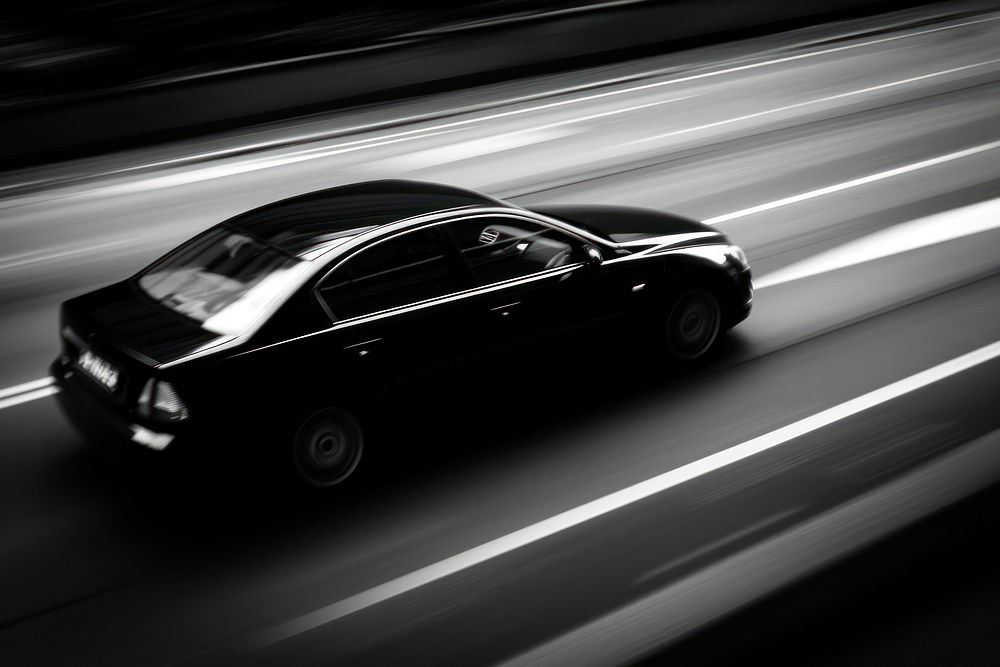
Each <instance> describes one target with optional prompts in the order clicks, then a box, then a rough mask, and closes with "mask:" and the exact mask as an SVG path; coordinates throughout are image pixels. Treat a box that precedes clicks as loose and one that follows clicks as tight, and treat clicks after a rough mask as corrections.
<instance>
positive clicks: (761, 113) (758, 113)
mask: <svg viewBox="0 0 1000 667" xmlns="http://www.w3.org/2000/svg"><path fill="white" fill-rule="evenodd" d="M998 62H1000V58H993V59H991V60H984V61H982V62H978V63H973V64H971V65H962V66H960V67H952V68H949V69H944V70H941V71H938V72H931V73H930V74H920V75H918V76H911V77H908V78H906V79H899V80H898V81H890V82H889V83H881V84H878V85H877V86H868V87H866V88H858V89H857V90H849V91H847V92H845V93H837V94H836V95H827V96H825V97H817V98H816V99H812V100H805V101H804V102H796V103H795V104H787V105H785V106H781V107H774V108H772V109H765V110H764V111H755V112H754V113H748V114H745V115H743V116H734V117H733V118H726V119H724V120H717V121H715V122H712V123H705V124H703V125H695V126H693V127H685V128H682V129H680V130H671V131H670V132H664V133H662V134H654V135H653V136H651V137H643V138H642V139H636V140H634V141H629V142H627V143H626V144H625V145H626V146H627V145H631V144H641V143H646V142H649V141H657V140H660V139H667V138H669V137H676V136H680V135H682V134H690V133H691V132H699V131H701V130H709V129H712V128H716V127H722V126H723V125H731V124H733V123H739V122H741V121H745V120H751V119H754V118H761V117H763V116H770V115H773V114H777V113H782V112H785V111H791V110H792V109H801V108H802V107H807V106H811V105H813V104H821V103H823V102H833V101H835V100H841V99H845V98H848V97H854V96H856V95H864V94H865V93H873V92H876V91H879V90H886V89H888V88H895V87H897V86H905V85H907V84H910V83H914V82H916V81H924V80H926V79H933V78H935V77H939V76H944V75H946V74H954V73H955V72H962V71H965V70H970V69H975V68H977V67H984V66H986V65H994V64H996V63H998Z"/></svg>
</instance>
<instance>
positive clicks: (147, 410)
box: [136, 378, 189, 422]
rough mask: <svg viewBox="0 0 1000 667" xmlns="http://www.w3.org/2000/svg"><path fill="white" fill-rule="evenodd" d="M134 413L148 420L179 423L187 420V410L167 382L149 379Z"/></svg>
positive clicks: (175, 391)
mask: <svg viewBox="0 0 1000 667" xmlns="http://www.w3.org/2000/svg"><path fill="white" fill-rule="evenodd" d="M136 412H137V413H138V414H139V415H141V416H143V417H148V418H149V419H158V420H160V421H168V422H179V421H184V420H185V419H187V418H188V416H189V413H188V408H187V406H186V405H185V404H184V401H182V400H181V397H180V396H178V395H177V390H176V389H174V386H173V385H172V384H170V383H169V382H164V381H163V380H157V379H155V378H151V379H150V380H149V381H148V382H146V385H145V386H144V387H143V388H142V393H141V394H139V401H138V402H137V403H136Z"/></svg>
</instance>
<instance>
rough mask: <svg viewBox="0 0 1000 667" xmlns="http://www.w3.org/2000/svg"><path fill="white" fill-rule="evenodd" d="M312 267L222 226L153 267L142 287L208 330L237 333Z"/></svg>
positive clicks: (246, 328) (140, 282)
mask: <svg viewBox="0 0 1000 667" xmlns="http://www.w3.org/2000/svg"><path fill="white" fill-rule="evenodd" d="M308 271H309V262H305V261H302V260H300V259H297V258H295V257H293V256H291V255H288V254H286V253H284V252H282V251H280V250H277V249H276V248H273V247H271V246H268V245H264V244H262V243H259V242H257V241H255V240H254V239H253V238H251V237H250V236H247V235H245V234H241V233H239V232H236V231H231V230H228V229H225V228H217V229H214V230H211V231H209V232H207V233H206V234H203V235H202V236H199V237H196V238H195V239H192V240H191V241H189V242H188V243H186V244H185V245H183V246H181V247H180V248H179V249H178V250H177V251H176V252H174V253H171V254H170V255H168V256H166V257H165V258H163V259H162V260H160V261H159V262H156V263H155V264H153V265H152V266H150V267H149V268H148V269H146V271H144V272H143V273H142V274H141V275H140V276H139V279H138V285H139V288H140V289H141V290H142V291H144V292H145V293H146V294H147V295H149V296H150V297H151V298H153V299H154V300H156V301H157V302H159V303H160V304H162V305H163V306H165V307H167V308H169V309H170V310H173V311H174V312H177V313H180V314H181V315H184V316H186V317H189V318H191V319H193V320H195V321H197V322H199V323H200V324H201V326H202V327H204V328H205V329H207V330H209V331H212V332H214V333H220V334H237V333H244V332H247V331H249V330H250V329H251V328H253V327H254V325H255V324H257V323H258V322H259V321H260V320H261V319H262V318H263V317H264V316H265V315H266V314H267V313H268V312H270V307H271V306H272V305H273V304H275V303H276V302H277V301H279V300H280V298H282V297H283V296H285V295H286V294H287V293H288V292H289V291H291V290H294V289H295V288H296V287H298V285H299V284H301V281H302V279H303V278H304V277H305V275H306V274H307V273H308Z"/></svg>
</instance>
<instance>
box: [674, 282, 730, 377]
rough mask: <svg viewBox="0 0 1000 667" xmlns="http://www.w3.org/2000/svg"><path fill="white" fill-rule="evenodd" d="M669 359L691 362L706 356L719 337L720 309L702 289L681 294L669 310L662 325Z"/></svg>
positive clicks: (711, 293) (720, 329)
mask: <svg viewBox="0 0 1000 667" xmlns="http://www.w3.org/2000/svg"><path fill="white" fill-rule="evenodd" d="M666 329H667V331H666V338H667V348H668V350H669V352H670V356H671V357H673V358H674V359H676V360H678V361H682V362H692V361H696V360H698V359H701V358H702V357H704V356H705V355H706V354H708V353H709V352H710V351H711V350H712V349H713V348H714V347H715V345H716V344H717V343H718V342H719V340H720V338H721V337H722V307H721V306H720V304H719V299H718V298H717V297H716V296H715V294H714V293H713V292H712V291H711V290H709V289H706V288H704V287H698V288H695V289H692V290H688V291H687V292H684V293H683V294H681V295H680V296H679V297H677V298H676V299H675V300H674V301H673V303H672V304H671V306H670V310H669V312H668V314H667V321H666Z"/></svg>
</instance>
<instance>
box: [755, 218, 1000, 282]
mask: <svg viewBox="0 0 1000 667" xmlns="http://www.w3.org/2000/svg"><path fill="white" fill-rule="evenodd" d="M997 228H1000V199H994V200H992V201H987V202H982V203H979V204H972V205H971V206H963V207H962V208H958V209H955V210H952V211H945V212H944V213H938V214H936V215H931V216H927V217H926V218H919V219H917V220H911V221H909V222H904V223H902V224H899V225H895V226H893V227H889V228H887V229H883V230H880V231H877V232H875V233H873V234H869V235H868V236H865V237H863V238H860V239H856V240H854V241H849V242H847V243H845V244H843V245H841V246H838V247H836V248H833V249H831V250H828V251H826V252H821V253H819V254H818V255H813V256H812V257H809V258H807V259H804V260H802V261H800V262H795V263H794V264H790V265H789V266H785V267H782V268H780V269H778V270H776V271H772V272H771V273H768V274H766V275H764V276H763V277H761V278H759V279H758V278H755V279H754V287H755V288H757V289H765V288H767V287H773V286H775V285H780V284H782V283H787V282H791V281H793V280H801V279H802V278H808V277H810V276H815V275H818V274H820V273H827V272H829V271H836V270H837V269H843V268H846V267H848V266H854V265H855V264H861V263H863V262H870V261H871V260H874V259H879V258H881V257H888V256H890V255H897V254H900V253H904V252H908V251H910V250H916V249H918V248H924V247H926V246H929V245H934V244H936V243H943V242H945V241H950V240H952V239H957V238H961V237H963V236H970V235H972V234H978V233H980V232H985V231H989V230H991V229H997Z"/></svg>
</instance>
